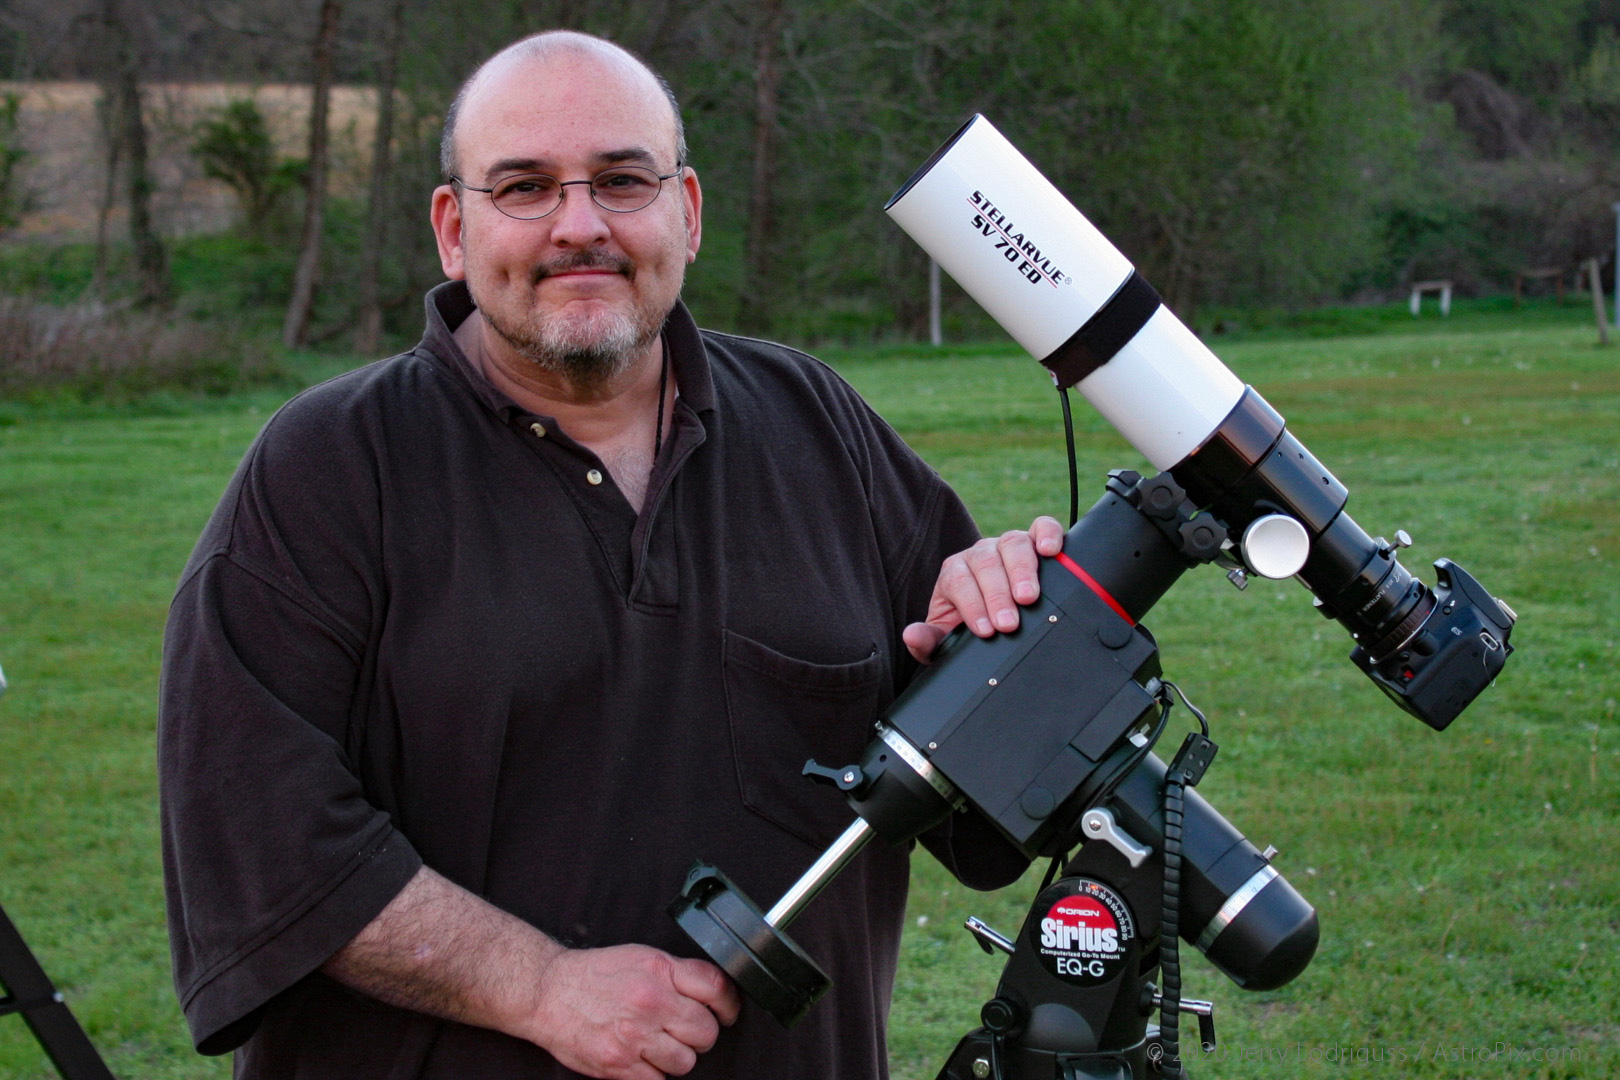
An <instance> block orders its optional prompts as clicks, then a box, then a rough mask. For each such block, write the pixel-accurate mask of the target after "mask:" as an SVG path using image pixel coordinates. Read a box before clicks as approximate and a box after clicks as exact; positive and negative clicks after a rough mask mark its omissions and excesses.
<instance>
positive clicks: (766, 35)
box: [737, 0, 785, 334]
mask: <svg viewBox="0 0 1620 1080" xmlns="http://www.w3.org/2000/svg"><path fill="white" fill-rule="evenodd" d="M755 12H756V16H757V19H758V21H757V22H756V23H755V29H754V170H753V176H752V178H751V182H750V186H749V193H748V234H747V237H746V238H745V240H744V245H743V283H742V290H741V296H740V298H739V302H738V306H737V326H738V328H739V329H740V330H742V332H743V333H745V334H764V333H767V332H768V331H769V330H770V325H771V299H772V297H771V293H772V288H771V285H772V278H773V273H772V271H773V269H774V267H775V265H776V263H775V259H774V258H773V255H774V254H775V252H774V248H775V246H776V137H777V128H778V124H777V115H778V112H779V108H780V103H781V87H782V72H781V58H782V24H783V21H784V18H785V12H784V10H783V6H782V0H762V2H761V3H760V4H759V6H758V7H757V8H756V9H755Z"/></svg>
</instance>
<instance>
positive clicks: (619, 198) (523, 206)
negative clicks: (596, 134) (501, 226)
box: [490, 165, 662, 218]
mask: <svg viewBox="0 0 1620 1080" xmlns="http://www.w3.org/2000/svg"><path fill="white" fill-rule="evenodd" d="M574 183H578V181H570V184H574ZM661 186H662V181H660V180H659V178H658V174H657V173H655V172H653V171H652V170H651V169H643V168H641V167H640V166H638V165H620V166H615V167H614V168H611V169H603V170H602V171H601V172H599V173H597V174H596V175H595V176H593V177H592V178H591V180H590V184H589V188H590V192H591V198H592V199H594V200H595V201H596V205H598V206H600V207H601V208H602V209H604V210H611V211H613V212H614V213H618V214H627V213H629V212H631V211H632V210H640V209H642V208H643V207H645V206H648V205H650V204H651V203H652V201H653V200H654V199H656V198H657V197H658V191H659V188H660V187H661ZM563 187H564V185H563V183H562V182H561V181H559V180H558V179H557V178H556V177H555V176H547V175H546V174H544V173H529V174H526V175H523V176H513V177H509V178H508V179H505V180H502V181H501V182H500V183H499V184H496V185H495V190H494V191H492V192H490V198H491V199H493V200H494V202H495V206H496V208H497V209H499V210H500V211H501V212H502V213H504V214H509V215H511V216H512V217H516V218H537V217H544V216H545V215H547V214H549V213H551V212H552V211H553V210H555V209H557V205H558V204H559V203H560V202H562V198H563Z"/></svg>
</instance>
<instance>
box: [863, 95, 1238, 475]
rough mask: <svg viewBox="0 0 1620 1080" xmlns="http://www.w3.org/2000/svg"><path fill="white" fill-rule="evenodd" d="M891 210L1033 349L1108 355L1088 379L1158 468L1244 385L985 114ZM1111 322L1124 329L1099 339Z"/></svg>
mask: <svg viewBox="0 0 1620 1080" xmlns="http://www.w3.org/2000/svg"><path fill="white" fill-rule="evenodd" d="M884 209H885V210H886V211H887V212H888V214H889V216H890V217H892V218H894V220H895V222H896V223H897V224H899V226H900V227H901V228H902V229H904V230H905V231H906V232H907V233H908V234H909V235H910V236H911V238H912V239H913V240H915V241H916V242H917V243H918V244H919V245H920V246H921V247H922V249H923V250H924V251H926V252H928V254H929V255H931V256H933V258H934V260H935V261H936V262H938V263H939V265H940V266H941V267H943V268H944V269H945V272H946V273H948V274H950V275H951V277H953V278H955V279H956V281H957V283H958V284H960V285H961V286H962V287H963V288H964V289H966V290H967V292H968V295H970V296H972V297H973V299H974V300H976V301H978V303H979V304H980V305H981V306H982V307H983V308H984V309H985V310H986V311H988V312H989V313H990V315H991V317H992V318H994V319H995V320H996V322H998V323H1000V324H1001V325H1002V326H1003V327H1004V328H1005V329H1006V330H1007V332H1008V333H1010V334H1011V335H1012V336H1013V338H1014V339H1015V340H1017V342H1018V343H1019V344H1020V345H1022V346H1023V347H1024V348H1025V349H1028V350H1029V352H1030V354H1031V355H1032V356H1034V357H1035V359H1037V360H1040V361H1041V362H1042V363H1048V364H1049V366H1054V370H1060V368H1059V366H1056V365H1055V364H1054V363H1049V362H1053V361H1055V358H1058V357H1063V356H1070V357H1072V356H1073V355H1074V354H1076V353H1078V354H1080V355H1081V356H1082V357H1084V356H1090V357H1091V359H1092V361H1093V362H1095V361H1097V360H1100V361H1101V363H1100V366H1095V367H1094V369H1090V370H1089V373H1087V374H1085V375H1084V376H1083V377H1082V378H1080V379H1079V382H1078V383H1077V384H1076V385H1078V386H1079V388H1080V392H1081V393H1082V394H1084V395H1085V396H1086V400H1088V401H1090V402H1091V404H1092V406H1093V407H1095V408H1096V409H1097V411H1098V412H1100V413H1102V414H1103V416H1104V417H1105V418H1106V419H1107V420H1108V422H1109V423H1111V424H1113V425H1114V427H1115V428H1116V429H1118V431H1119V433H1120V434H1121V435H1123V436H1125V438H1126V440H1127V441H1129V442H1130V444H1131V445H1132V446H1134V447H1136V449H1137V450H1138V451H1140V452H1141V454H1142V455H1143V456H1144V457H1146V458H1147V459H1148V461H1150V462H1152V464H1153V467H1154V468H1156V469H1161V470H1162V469H1168V468H1170V467H1171V466H1172V465H1175V464H1176V463H1177V462H1179V461H1181V460H1182V459H1183V458H1185V457H1187V455H1189V454H1191V453H1192V452H1193V451H1194V450H1196V449H1198V447H1199V446H1201V445H1202V444H1203V443H1204V441H1205V440H1206V439H1207V438H1209V436H1210V435H1211V434H1212V433H1213V432H1214V431H1215V429H1216V428H1217V427H1219V426H1220V423H1221V421H1222V420H1224V419H1225V418H1226V416H1227V414H1228V413H1230V412H1231V411H1232V408H1233V406H1235V405H1236V404H1237V402H1238V399H1239V398H1240V397H1242V396H1243V383H1242V382H1240V381H1239V380H1238V378H1237V376H1235V375H1233V374H1232V372H1231V371H1230V370H1229V369H1228V368H1227V367H1226V365H1225V364H1223V363H1221V361H1220V360H1218V359H1217V358H1216V357H1215V354H1214V353H1212V352H1210V351H1209V349H1207V348H1205V347H1204V344H1203V342H1201V341H1199V340H1198V339H1197V338H1196V337H1194V336H1193V333H1192V331H1190V330H1188V329H1187V328H1186V326H1184V325H1182V322H1181V320H1180V319H1178V318H1176V317H1175V315H1173V314H1171V312H1170V310H1169V309H1168V308H1166V307H1164V306H1163V305H1162V304H1158V303H1157V300H1158V297H1157V294H1155V293H1153V291H1152V289H1151V288H1149V287H1148V286H1147V285H1146V283H1145V282H1143V281H1142V280H1141V278H1140V277H1138V276H1137V275H1136V273H1135V270H1134V268H1133V267H1132V266H1131V264H1130V262H1129V260H1127V259H1126V258H1125V256H1124V255H1122V254H1120V252H1119V249H1118V248H1116V247H1114V245H1113V244H1111V243H1109V241H1108V238H1107V237H1105V236H1103V234H1102V233H1100V232H1098V231H1097V228H1096V226H1094V225H1092V224H1091V222H1089V221H1087V220H1086V218H1085V216H1084V215H1082V214H1081V213H1080V211H1078V210H1076V209H1075V208H1074V205H1073V204H1072V203H1070V202H1069V200H1067V199H1065V198H1064V197H1063V194H1062V192H1060V191H1058V189H1057V188H1055V187H1053V186H1052V184H1051V182H1050V181H1048V180H1047V179H1046V177H1044V176H1042V175H1041V173H1040V171H1039V170H1038V169H1036V168H1035V166H1033V165H1031V164H1030V163H1029V161H1028V159H1026V158H1025V157H1024V156H1023V155H1022V154H1020V153H1019V152H1018V151H1017V149H1015V148H1014V147H1013V145H1012V143H1010V142H1008V141H1007V139H1006V138H1005V137H1004V136H1003V135H1002V134H1001V132H999V131H997V130H996V129H995V128H994V127H993V126H992V125H991V123H990V121H988V120H986V119H985V118H984V117H983V116H974V117H973V119H971V120H969V121H968V122H967V123H966V124H964V125H963V126H962V127H961V129H960V130H958V131H957V133H956V134H955V135H954V136H952V137H951V140H950V141H949V142H947V143H946V144H945V145H944V146H943V147H941V148H940V149H939V150H938V151H936V152H935V154H934V156H933V158H931V159H930V160H929V161H928V162H927V163H926V164H925V165H923V167H922V168H920V169H918V170H917V172H916V173H914V174H913V175H912V177H911V179H910V180H908V181H907V182H906V185H905V186H904V187H903V188H901V189H900V191H899V192H898V193H896V194H895V196H894V198H892V199H890V200H889V204H888V206H886V207H884ZM1127 309H1134V311H1135V313H1136V315H1137V317H1135V318H1133V317H1131V312H1130V311H1128V310H1127ZM1094 317H1095V318H1094ZM1142 319H1145V322H1144V321H1141V320H1142ZM1110 325H1111V326H1112V329H1113V330H1114V331H1116V333H1114V334H1113V337H1114V338H1116V339H1117V338H1119V337H1121V336H1124V337H1125V340H1123V342H1119V341H1117V340H1116V341H1114V342H1113V343H1112V344H1105V347H1102V348H1100V349H1099V348H1098V344H1097V343H1098V342H1099V341H1102V342H1104V343H1106V342H1107V341H1108V339H1109V337H1110V334H1109V333H1108V332H1107V331H1108V329H1109V328H1110ZM1121 328H1123V332H1122V333H1121V332H1120V331H1121ZM1116 347H1117V348H1118V351H1117V352H1114V351H1112V349H1113V348H1116ZM1104 353H1107V354H1108V355H1102V354H1104ZM1089 368H1091V365H1090V364H1082V365H1081V367H1080V368H1078V369H1076V368H1074V367H1062V368H1061V370H1069V371H1074V370H1087V369H1089ZM1059 381H1060V382H1061V381H1062V380H1061V378H1060V380H1059Z"/></svg>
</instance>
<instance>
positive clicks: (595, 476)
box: [585, 469, 602, 485]
mask: <svg viewBox="0 0 1620 1080" xmlns="http://www.w3.org/2000/svg"><path fill="white" fill-rule="evenodd" d="M585 479H586V480H588V481H590V482H591V483H592V484H593V485H595V484H600V483H601V482H602V470H600V469H592V470H591V471H590V472H588V473H586V474H585Z"/></svg>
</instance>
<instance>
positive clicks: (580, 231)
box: [549, 180, 611, 248]
mask: <svg viewBox="0 0 1620 1080" xmlns="http://www.w3.org/2000/svg"><path fill="white" fill-rule="evenodd" d="M607 219H608V212H607V211H606V210H603V209H602V208H601V207H600V206H597V205H596V200H594V199H592V198H591V189H590V185H589V184H588V183H585V182H583V181H578V180H570V181H569V182H568V183H567V184H565V185H564V186H563V189H562V205H561V206H559V207H557V209H556V210H554V211H553V212H552V213H551V215H550V218H549V220H550V221H551V239H552V242H553V243H555V244H557V245H558V246H561V247H581V248H584V247H590V246H591V245H592V244H599V243H602V242H603V241H605V240H606V239H607V238H608V234H609V232H610V231H611V230H610V229H609V228H608V220H607Z"/></svg>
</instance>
